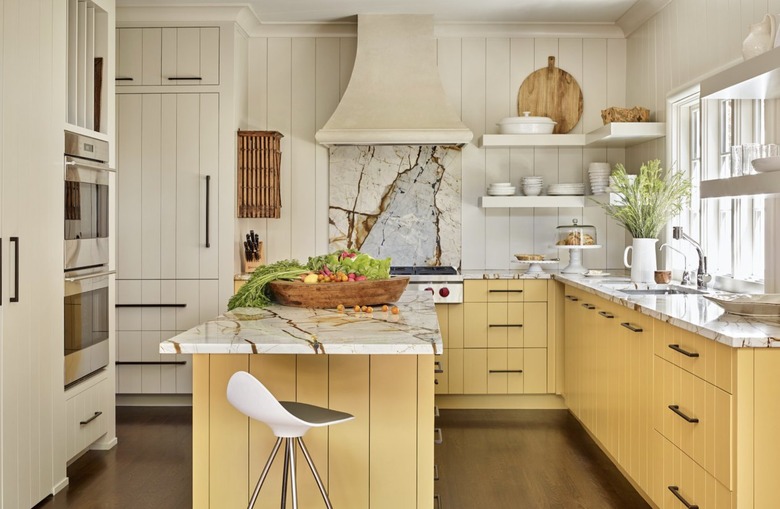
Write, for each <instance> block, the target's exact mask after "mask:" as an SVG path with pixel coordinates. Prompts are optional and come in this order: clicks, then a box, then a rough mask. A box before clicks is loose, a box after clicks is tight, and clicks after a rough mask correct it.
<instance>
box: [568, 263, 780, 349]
mask: <svg viewBox="0 0 780 509" xmlns="http://www.w3.org/2000/svg"><path fill="white" fill-rule="evenodd" d="M553 277H554V278H555V279H557V280H558V281H561V282H563V283H565V284H568V285H571V286H573V287H575V288H579V289H582V290H585V291H587V292H590V293H593V294H594V295H597V296H599V297H602V298H604V299H607V300H609V301H611V302H615V303H617V304H621V305H623V306H626V307H628V308H631V309H634V310H636V311H639V312H640V313H643V314H645V315H648V316H651V317H653V318H655V319H657V320H661V321H664V322H668V323H670V324H672V325H674V326H676V327H679V328H681V329H685V330H688V331H691V332H694V333H696V334H699V335H701V336H704V337H706V338H709V339H712V340H715V341H717V342H719V343H723V344H725V345H728V346H731V347H735V348H738V347H747V348H766V347H780V321H779V320H775V319H771V318H747V317H744V316H737V315H733V314H729V313H726V312H725V311H724V310H723V308H721V307H720V306H718V305H717V304H715V303H714V302H710V301H709V300H707V299H705V298H704V297H702V296H701V295H695V294H688V295H629V294H626V293H622V292H620V291H619V290H618V288H628V287H631V286H632V283H630V281H628V279H627V278H623V279H624V281H623V282H622V283H621V282H620V281H619V280H618V279H619V278H603V279H597V278H587V277H583V276H580V275H574V274H555V275H554V276H553ZM645 286H647V285H645Z"/></svg>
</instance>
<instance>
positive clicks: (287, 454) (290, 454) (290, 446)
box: [248, 437, 333, 509]
mask: <svg viewBox="0 0 780 509" xmlns="http://www.w3.org/2000/svg"><path fill="white" fill-rule="evenodd" d="M296 441H297V442H298V445H299V446H300V448H301V452H303V456H304V458H306V463H308V464H309V469H311V473H312V474H313V475H314V480H315V481H316V482H317V487H318V488H319V490H320V494H321V495H322V499H323V500H324V501H325V506H326V507H327V508H328V509H333V506H332V505H331V503H330V498H328V493H327V491H325V485H324V484H323V483H322V479H321V478H320V474H319V473H318V472H317V468H316V467H315V466H314V462H313V461H312V459H311V456H310V455H309V451H308V449H306V445H305V444H304V443H303V439H302V438H300V437H295V438H281V437H279V438H277V439H276V443H275V444H274V448H273V450H272V451H271V455H270V456H268V461H266V463H265V467H263V472H262V473H261V474H260V479H258V480H257V485H256V486H255V491H254V492H253V493H252V498H251V499H250V500H249V506H248V509H252V508H253V507H254V505H255V502H256V501H257V496H258V495H259V494H260V488H262V486H263V483H264V482H265V478H266V477H267V476H268V472H269V470H271V464H273V462H274V460H275V459H276V456H277V454H278V453H279V447H280V446H281V445H282V443H283V442H284V471H283V473H282V506H281V507H282V509H285V506H286V504H287V477H288V475H289V477H290V481H291V482H290V490H291V491H292V504H293V509H298V483H297V480H296V473H295V443H296Z"/></svg>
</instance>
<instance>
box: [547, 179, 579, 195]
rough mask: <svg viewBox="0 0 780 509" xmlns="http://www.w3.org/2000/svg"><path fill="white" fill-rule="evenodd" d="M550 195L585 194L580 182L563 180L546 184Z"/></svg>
mask: <svg viewBox="0 0 780 509" xmlns="http://www.w3.org/2000/svg"><path fill="white" fill-rule="evenodd" d="M547 194H549V195H550V196H581V195H583V194H585V184H584V183H582V182H564V183H561V184H550V185H549V186H547Z"/></svg>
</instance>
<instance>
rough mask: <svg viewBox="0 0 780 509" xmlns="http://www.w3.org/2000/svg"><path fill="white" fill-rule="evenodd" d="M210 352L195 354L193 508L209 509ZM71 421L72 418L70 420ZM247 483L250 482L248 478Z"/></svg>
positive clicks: (193, 381) (193, 360)
mask: <svg viewBox="0 0 780 509" xmlns="http://www.w3.org/2000/svg"><path fill="white" fill-rule="evenodd" d="M210 359H211V356H210V355H195V356H193V359H192V362H193V370H194V373H195V376H194V377H193V379H192V452H193V458H192V459H193V461H192V508H193V509H207V508H208V503H209V500H210V497H209V467H208V466H209V465H210V464H211V456H210V454H209V426H210V418H209V413H210V411H211V410H210V407H209V395H210V393H209V391H210V388H209V375H210V369H209V368H210ZM68 422H70V421H68ZM247 482H249V481H248V480H247Z"/></svg>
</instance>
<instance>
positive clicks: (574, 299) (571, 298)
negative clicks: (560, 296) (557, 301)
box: [566, 295, 580, 302]
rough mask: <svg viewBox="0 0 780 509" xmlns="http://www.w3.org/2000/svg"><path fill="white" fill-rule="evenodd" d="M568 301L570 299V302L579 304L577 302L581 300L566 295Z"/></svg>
mask: <svg viewBox="0 0 780 509" xmlns="http://www.w3.org/2000/svg"><path fill="white" fill-rule="evenodd" d="M566 299H568V300H570V301H572V302H577V301H579V300H580V299H579V298H577V297H575V296H574V295H566Z"/></svg>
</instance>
